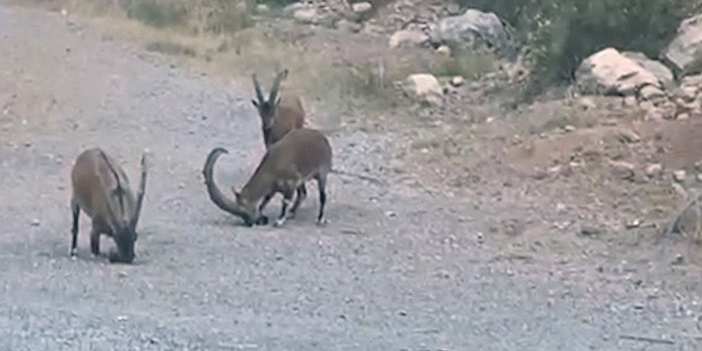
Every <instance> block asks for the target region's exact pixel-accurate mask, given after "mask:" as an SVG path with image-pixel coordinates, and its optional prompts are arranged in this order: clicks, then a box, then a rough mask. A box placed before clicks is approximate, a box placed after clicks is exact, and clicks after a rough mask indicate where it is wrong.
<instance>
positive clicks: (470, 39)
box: [430, 9, 516, 56]
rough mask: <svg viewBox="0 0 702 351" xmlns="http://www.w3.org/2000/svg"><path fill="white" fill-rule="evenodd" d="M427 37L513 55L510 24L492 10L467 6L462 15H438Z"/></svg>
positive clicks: (513, 42)
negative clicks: (439, 17) (484, 10)
mask: <svg viewBox="0 0 702 351" xmlns="http://www.w3.org/2000/svg"><path fill="white" fill-rule="evenodd" d="M430 38H431V41H432V42H433V43H435V44H437V45H439V44H454V45H458V46H462V47H464V48H468V49H471V50H475V49H479V50H488V51H491V52H495V53H498V54H500V55H503V56H513V55H514V54H515V53H516V44H515V41H514V39H513V36H512V33H511V28H509V27H508V26H506V25H505V24H504V23H503V22H502V21H501V20H500V18H499V17H497V15H495V14H494V13H491V12H490V13H485V12H481V11H478V10H474V9H468V10H467V11H466V12H465V13H464V14H463V15H460V16H451V17H445V18H442V19H440V20H439V21H438V22H437V23H436V25H435V26H434V29H433V30H432V32H431V34H430Z"/></svg>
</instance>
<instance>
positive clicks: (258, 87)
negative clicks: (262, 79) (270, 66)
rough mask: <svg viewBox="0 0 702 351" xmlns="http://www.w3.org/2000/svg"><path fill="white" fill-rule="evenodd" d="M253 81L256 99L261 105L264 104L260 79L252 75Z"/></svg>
mask: <svg viewBox="0 0 702 351" xmlns="http://www.w3.org/2000/svg"><path fill="white" fill-rule="evenodd" d="M251 79H252V80H253V84H254V88H255V90H256V99H258V102H259V103H261V104H262V103H263V102H264V101H263V92H262V91H261V85H260V84H259V83H258V79H257V78H256V73H254V74H253V75H251Z"/></svg>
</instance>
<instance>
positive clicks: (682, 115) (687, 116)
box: [675, 113, 690, 121]
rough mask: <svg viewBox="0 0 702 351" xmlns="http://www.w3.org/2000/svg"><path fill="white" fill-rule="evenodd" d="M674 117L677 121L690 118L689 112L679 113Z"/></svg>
mask: <svg viewBox="0 0 702 351" xmlns="http://www.w3.org/2000/svg"><path fill="white" fill-rule="evenodd" d="M675 119H677V120H679V121H684V120H688V119H690V114H689V113H681V114H679V115H678V116H677V117H675Z"/></svg>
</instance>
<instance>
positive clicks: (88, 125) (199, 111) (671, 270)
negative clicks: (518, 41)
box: [0, 5, 702, 351]
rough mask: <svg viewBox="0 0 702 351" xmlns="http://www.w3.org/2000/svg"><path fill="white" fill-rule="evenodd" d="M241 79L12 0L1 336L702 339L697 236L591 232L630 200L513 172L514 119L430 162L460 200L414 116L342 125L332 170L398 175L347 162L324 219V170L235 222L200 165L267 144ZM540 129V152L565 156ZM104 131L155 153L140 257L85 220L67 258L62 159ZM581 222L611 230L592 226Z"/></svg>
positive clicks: (114, 339) (234, 344) (461, 341)
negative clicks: (255, 219) (247, 222)
mask: <svg viewBox="0 0 702 351" xmlns="http://www.w3.org/2000/svg"><path fill="white" fill-rule="evenodd" d="M248 83H249V82H248V81H242V82H231V83H230V82H223V81H222V80H218V79H213V78H210V77H208V76H207V75H203V74H201V73H199V72H196V71H188V70H186V69H184V68H181V67H179V66H177V65H175V64H173V63H172V62H171V61H170V60H169V59H168V58H164V57H163V56H158V55H154V54H150V53H147V52H146V51H144V50H142V49H140V48H139V47H138V46H135V45H132V44H130V43H127V42H121V41H109V40H105V39H104V37H103V36H102V35H100V32H99V30H98V29H96V28H94V27H91V26H90V25H88V24H86V23H83V22H81V21H74V22H71V23H67V22H66V21H65V20H64V19H63V18H62V17H61V16H60V15H59V14H56V13H46V12H42V11H38V10H29V9H24V8H19V7H14V6H6V5H4V6H0V108H1V114H0V141H1V144H0V163H1V165H0V167H1V168H0V185H1V186H2V189H3V196H2V201H0V216H2V217H1V218H0V219H1V220H0V247H2V251H1V252H0V289H2V293H1V294H0V350H12V351H23V350H51V351H57V350H408V351H409V350H412V351H419V350H431V351H438V350H475V349H481V350H561V349H567V350H574V351H575V350H699V349H701V348H702V305H701V304H702V301H701V299H702V281H701V280H700V277H701V276H702V275H701V274H702V269H701V266H700V264H699V260H698V259H697V258H698V257H699V256H700V254H699V251H700V247H699V246H693V245H689V244H688V243H686V242H685V241H684V240H679V239H676V238H675V237H672V238H662V239H660V238H659V237H658V236H657V235H656V234H655V233H657V232H658V231H659V230H658V229H657V228H653V227H651V226H648V225H642V226H640V227H638V228H634V229H628V230H627V229H624V228H623V226H622V225H618V226H617V225H614V226H611V227H609V226H606V227H599V223H601V222H606V220H611V221H615V222H618V223H621V221H622V218H609V217H616V216H619V215H620V213H619V212H616V213H615V212H612V206H613V205H612V203H610V202H608V200H609V199H610V198H603V199H605V200H604V201H605V203H604V204H601V203H602V202H603V201H601V200H600V201H595V200H592V202H591V203H587V202H582V197H578V199H580V202H575V200H574V201H573V203H577V206H576V205H572V206H571V205H570V203H571V202H569V201H568V200H569V199H570V198H571V197H572V194H570V193H567V192H564V191H565V190H567V189H568V188H569V186H570V185H572V184H574V185H572V186H573V187H575V186H582V184H581V183H578V179H579V178H577V177H575V178H569V179H575V180H571V181H572V182H573V183H572V184H571V183H569V181H563V182H559V183H558V184H561V187H555V186H550V185H552V184H554V183H555V181H554V180H553V179H552V178H548V177H545V178H544V177H541V176H539V177H536V178H538V180H537V179H536V178H534V176H533V175H529V174H527V175H519V174H517V173H515V174H512V173H507V172H506V171H504V170H505V169H507V168H508V167H507V166H506V163H507V162H508V161H510V160H511V159H509V158H505V159H503V158H502V157H501V156H500V155H501V154H500V152H503V151H505V150H504V149H505V147H504V145H507V144H510V143H511V144H510V145H513V146H514V147H517V146H519V145H520V143H519V142H511V140H512V139H510V138H511V137H510V138H508V137H507V135H509V134H513V133H509V130H507V129H505V127H504V124H500V123H505V122H500V121H497V122H496V124H492V123H484V124H481V126H479V127H476V128H478V129H476V130H474V131H473V133H475V134H476V137H475V139H476V142H475V144H470V145H459V149H463V150H468V151H465V152H463V153H461V152H458V153H457V155H463V157H465V159H463V160H464V161H465V162H466V165H468V163H467V162H468V161H470V160H469V159H468V158H469V157H468V156H469V155H471V154H472V153H480V154H482V155H484V156H485V157H484V158H480V159H478V160H477V161H473V162H474V163H473V164H470V166H471V167H474V168H471V169H472V171H471V169H466V170H465V172H466V173H465V174H461V175H458V174H455V173H450V174H443V175H441V173H440V172H441V170H442V169H453V170H456V169H457V168H451V167H446V168H441V167H439V166H437V167H436V170H437V172H438V173H437V172H435V173H436V174H440V175H441V176H440V177H442V178H446V179H449V178H450V179H452V180H455V181H462V182H464V184H463V186H462V187H463V188H467V189H469V192H468V195H465V193H461V192H459V191H457V192H456V193H455V194H449V193H448V191H447V190H445V189H444V190H442V188H441V187H440V186H438V185H432V184H438V183H437V182H432V180H431V179H430V177H429V176H428V175H427V174H428V173H424V171H423V169H425V168H420V167H417V164H420V163H424V165H425V166H426V165H427V164H428V165H432V163H430V162H428V161H427V162H423V161H422V159H421V158H417V157H407V156H404V155H405V154H406V152H407V150H406V149H404V146H402V145H405V144H404V143H401V142H398V140H405V139H407V138H409V139H412V138H416V139H417V140H419V138H420V137H421V135H420V134H421V133H420V132H417V131H413V130H399V129H393V130H391V131H383V132H373V131H368V130H367V131H360V130H351V129H349V130H337V131H334V132H333V133H332V132H329V133H328V135H329V137H330V139H331V142H332V145H333V147H334V152H335V165H336V166H337V167H338V168H340V169H344V170H347V171H351V172H359V173H367V174H371V175H372V176H374V177H376V178H379V179H382V180H383V181H384V183H386V184H383V185H377V184H371V183H367V182H364V181H363V180H359V179H356V178H353V177H346V176H339V175H336V176H334V177H333V178H332V179H331V180H330V200H329V205H328V209H327V213H328V218H329V220H330V224H329V225H328V226H327V227H325V228H320V227H317V226H315V225H314V218H315V213H316V210H317V204H318V202H317V196H316V192H315V191H314V190H313V189H314V187H313V186H311V187H310V190H312V191H311V192H310V196H309V197H308V199H307V201H306V202H305V203H304V204H303V206H302V208H301V210H300V214H299V215H298V217H297V218H296V219H295V220H292V221H289V222H288V223H287V224H286V226H285V227H283V228H271V227H254V228H247V227H243V226H242V225H241V222H240V221H239V220H238V219H235V218H232V217H231V216H229V215H227V214H225V213H223V212H221V211H220V210H219V209H217V208H216V207H215V206H214V205H213V204H212V203H211V202H210V200H209V198H208V197H207V194H206V191H205V187H204V184H203V181H202V176H201V167H202V165H203V163H204V160H205V157H206V155H207V153H208V152H209V151H210V150H211V149H212V148H213V147H215V146H223V147H225V148H227V149H228V150H230V153H229V154H228V155H226V156H223V157H222V158H221V161H220V162H219V163H218V165H217V169H216V177H217V180H218V182H219V183H220V184H222V185H223V186H227V187H228V186H230V185H236V186H241V185H242V184H243V183H244V182H245V181H246V179H247V178H248V176H249V175H250V173H251V172H252V169H253V167H254V166H255V165H256V163H257V160H258V158H259V157H260V156H261V155H262V153H263V145H262V140H261V136H260V133H259V120H258V117H257V116H256V115H255V111H254V109H253V108H252V107H251V104H250V97H251V92H250V90H251V89H250V87H249V85H248ZM527 120H528V119H527ZM525 123H526V122H525ZM569 123H570V122H569ZM689 123H691V124H694V123H695V122H694V121H690V122H689ZM682 125H683V126H684V124H682ZM410 127H411V126H410ZM493 128H494V129H495V130H496V131H495V133H492V134H488V133H487V131H489V130H491V129H493ZM685 130H686V129H685V128H684V127H681V128H680V132H681V133H683V132H684V131H685ZM687 130H689V129H687ZM580 133H585V132H581V131H578V132H577V133H576V134H580ZM641 134H645V131H641ZM653 134H655V132H653ZM512 137H513V135H512ZM482 139H489V140H492V141H495V140H500V141H501V145H503V147H501V148H498V147H497V146H496V145H497V144H495V143H488V142H485V143H481V142H480V140H482ZM542 140H546V141H541V144H538V145H537V146H535V147H536V149H537V150H541V149H539V147H540V146H543V147H544V148H545V149H546V150H549V148H551V149H553V148H555V149H557V150H561V148H559V147H558V146H559V145H562V143H558V142H555V141H554V142H552V144H548V141H549V140H551V139H549V138H544V139H542ZM571 140H579V139H571ZM583 140H584V141H582V143H583V144H585V145H588V144H590V143H588V142H587V140H588V139H583ZM662 140H666V138H665V136H664V137H662ZM95 145H97V146H101V147H103V148H104V149H105V150H107V151H108V152H109V153H111V154H112V155H114V156H115V157H116V158H118V159H119V160H120V161H121V162H123V164H124V167H125V169H126V170H127V172H128V173H129V175H130V177H131V179H132V181H134V180H135V179H136V176H137V173H136V171H137V165H138V160H139V155H140V153H141V151H142V150H143V149H145V148H148V149H149V150H150V161H149V164H150V173H149V179H148V181H147V188H146V189H147V194H146V199H145V203H144V210H143V215H142V220H141V221H140V236H139V241H138V242H137V247H136V254H137V258H136V261H135V263H134V264H133V265H112V264H109V263H107V262H106V261H105V260H102V259H93V258H91V257H90V254H89V249H88V235H87V233H88V230H89V223H90V222H89V220H87V219H86V218H85V217H84V216H83V217H82V218H81V232H80V237H79V250H78V257H77V259H75V260H72V259H71V258H70V257H69V256H68V248H69V241H70V220H71V218H70V217H71V216H70V210H69V207H68V201H69V198H70V187H69V178H68V174H69V172H70V166H71V164H72V162H73V159H74V158H75V157H76V156H77V155H78V153H79V152H80V151H81V150H82V149H84V148H86V147H90V146H95ZM427 145H429V146H431V147H434V146H432V145H434V144H432V143H431V142H429V144H427ZM442 145H443V144H442ZM553 145H556V146H553ZM642 147H643V146H642ZM417 148H418V149H419V150H422V149H423V147H422V146H418V147H417ZM533 148H534V147H532V148H531V149H533ZM498 149H500V150H498ZM506 149H509V148H506ZM498 151H499V152H498ZM508 151H509V150H507V151H505V152H506V154H507V155H512V154H510V153H509V152H508ZM515 152H516V151H515ZM529 152H531V151H527V153H529ZM420 154H421V152H420ZM531 154H532V155H533V154H534V153H531ZM536 154H537V155H538V154H539V153H538V152H536ZM517 159H518V160H520V162H522V163H519V164H521V165H524V169H525V170H527V171H531V170H533V167H532V166H533V165H531V164H529V163H528V162H527V161H523V160H524V159H528V158H525V157H517ZM490 160H492V161H494V162H490ZM454 161H455V159H454ZM576 161H577V160H576ZM458 162H459V163H460V162H461V159H460V158H459V159H458ZM501 167H503V168H501ZM429 168H431V167H429ZM471 172H474V174H473V173H471ZM525 173H529V172H525ZM436 174H435V175H434V177H437V176H436ZM548 174H551V175H552V176H553V173H548ZM549 179H550V180H549ZM559 179H561V178H559ZM517 180H518V181H520V183H518V186H515V185H514V182H515V181H517ZM591 181H592V182H593V184H595V185H597V184H599V183H598V180H597V179H595V180H591ZM602 184H604V183H602ZM632 186H633V185H632ZM454 188H456V187H455V186H454ZM593 189H595V190H593V194H595V195H593V197H594V198H597V194H598V191H599V192H608V191H609V190H611V189H610V188H607V187H606V186H605V185H603V187H601V188H597V187H594V188H593ZM467 191H468V190H467ZM559 191H560V192H559ZM622 191H623V192H626V191H629V190H627V189H622ZM461 194H463V195H461ZM278 206H279V202H278V201H274V202H272V203H271V205H270V206H269V208H268V210H267V212H270V215H274V214H275V213H277V210H278V208H279V207H278ZM628 206H634V207H635V204H633V205H632V204H628ZM596 213H599V214H600V215H601V216H602V217H603V218H588V216H594V215H593V214H596ZM631 213H632V216H635V215H638V214H639V213H638V212H636V211H634V210H632V212H631ZM608 216H609V217H608ZM619 217H621V216H619ZM608 218H609V219H608ZM632 218H635V217H632ZM595 219H601V220H602V221H599V220H598V221H595ZM588 220H592V221H593V223H598V224H596V225H594V226H595V227H594V228H589V229H587V228H586V229H587V230H583V228H582V227H583V225H587V223H588V222H587V221H588ZM583 223H584V224H583ZM645 224H647V222H645ZM600 228H603V229H600ZM111 246H112V243H111V242H110V241H109V240H107V239H104V240H103V245H102V248H103V251H107V250H109V248H110V247H111Z"/></svg>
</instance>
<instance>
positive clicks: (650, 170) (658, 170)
mask: <svg viewBox="0 0 702 351" xmlns="http://www.w3.org/2000/svg"><path fill="white" fill-rule="evenodd" d="M645 173H646V176H647V177H649V178H658V177H660V176H661V174H663V165H662V164H660V163H652V164H650V165H648V166H646V171H645Z"/></svg>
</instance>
